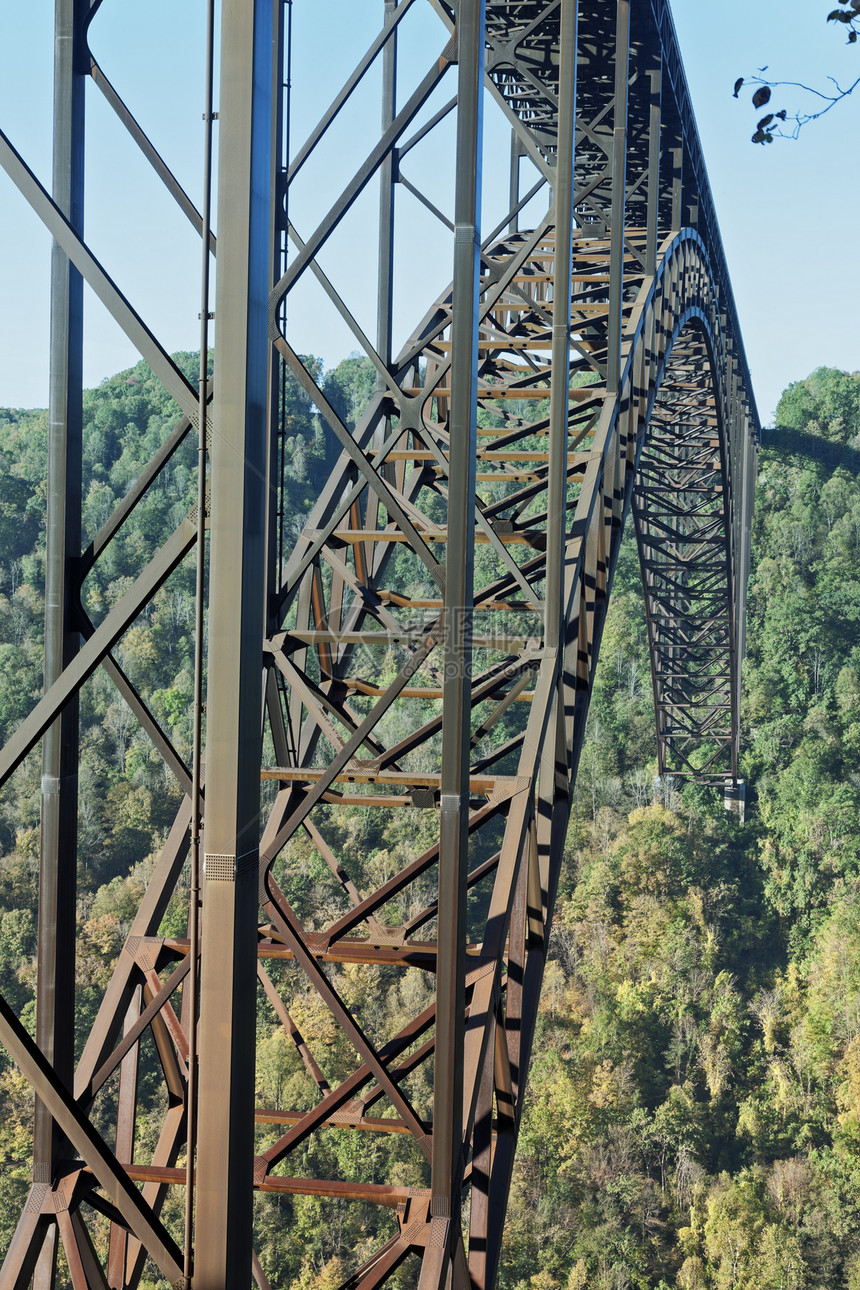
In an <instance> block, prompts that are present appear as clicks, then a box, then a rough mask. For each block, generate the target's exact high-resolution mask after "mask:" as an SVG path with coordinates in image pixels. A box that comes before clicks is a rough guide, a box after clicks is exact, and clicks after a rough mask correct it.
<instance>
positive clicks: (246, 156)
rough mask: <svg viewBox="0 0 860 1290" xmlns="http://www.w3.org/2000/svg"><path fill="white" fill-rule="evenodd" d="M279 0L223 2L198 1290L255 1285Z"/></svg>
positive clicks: (204, 898)
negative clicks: (275, 76)
mask: <svg viewBox="0 0 860 1290" xmlns="http://www.w3.org/2000/svg"><path fill="white" fill-rule="evenodd" d="M272 2H273V0H224V4H223V7H222V11H221V42H220V43H221V94H220V100H221V101H220V107H219V121H220V129H221V137H220V141H219V142H220V148H219V164H218V277H217V285H216V296H215V326H216V337H215V354H216V370H217V372H218V378H217V385H216V396H215V408H214V417H213V421H214V425H213V435H212V494H211V495H212V503H211V510H212V518H211V534H212V537H211V573H210V601H209V604H210V609H209V667H208V684H207V731H206V807H205V816H204V843H205V861H204V881H203V943H202V952H201V974H200V975H201V988H200V1072H199V1116H198V1124H199V1149H198V1157H197V1161H198V1166H197V1178H198V1184H197V1223H196V1240H195V1251H196V1256H197V1257H196V1261H195V1268H194V1280H193V1284H194V1287H195V1290H225V1287H227V1286H230V1287H233V1286H236V1287H240V1286H248V1285H249V1284H250V1281H251V1224H252V1180H253V1151H254V1100H253V1097H254V1047H255V1038H256V1036H255V1017H256V1006H255V1005H256V980H257V978H256V957H257V953H256V951H257V944H256V942H257V902H258V889H257V873H258V856H259V823H258V820H259V810H260V730H261V718H262V712H261V704H262V690H261V683H260V682H261V668H262V641H263V613H264V568H265V556H266V540H265V532H264V528H265V523H264V521H265V514H266V493H265V481H266V464H267V457H266V438H267V433H266V432H267V419H266V417H267V412H266V396H267V388H268V383H267V375H268V350H269V340H268V297H269V284H270V281H271V268H270V237H269V219H270V210H271V125H272V85H271V77H272V49H271V45H272V33H273V12H272Z"/></svg>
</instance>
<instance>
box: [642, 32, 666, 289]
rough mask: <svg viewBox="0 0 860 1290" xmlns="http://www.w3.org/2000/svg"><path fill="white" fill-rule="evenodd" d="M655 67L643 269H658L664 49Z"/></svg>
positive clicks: (651, 78)
mask: <svg viewBox="0 0 860 1290" xmlns="http://www.w3.org/2000/svg"><path fill="white" fill-rule="evenodd" d="M654 61H655V62H656V64H657V65H656V67H652V68H650V69H649V71H648V77H649V80H650V82H651V86H650V90H651V93H650V111H649V118H648V213H647V216H646V224H647V229H646V234H645V272H646V273H650V274H651V275H652V276H653V275H654V274H655V273H656V272H657V245H658V243H659V240H660V115H661V108H662V93H663V52H662V50H658V52H657V54H656V55H655V58H654Z"/></svg>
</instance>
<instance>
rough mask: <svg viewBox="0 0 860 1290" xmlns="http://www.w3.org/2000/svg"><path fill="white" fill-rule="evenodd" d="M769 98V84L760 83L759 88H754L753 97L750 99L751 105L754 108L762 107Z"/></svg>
mask: <svg viewBox="0 0 860 1290" xmlns="http://www.w3.org/2000/svg"><path fill="white" fill-rule="evenodd" d="M769 100H770V86H769V85H762V87H761V89H758V90H756V92H755V94H754V95H753V99H752V101H753V107H754V108H760V107H764V105H765V103H767V102H769Z"/></svg>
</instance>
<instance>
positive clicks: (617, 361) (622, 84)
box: [606, 0, 630, 394]
mask: <svg viewBox="0 0 860 1290" xmlns="http://www.w3.org/2000/svg"><path fill="white" fill-rule="evenodd" d="M629 58H630V0H617V5H616V9H615V109H614V117H613V121H614V124H613V130H612V216H611V218H612V227H611V229H610V247H609V326H608V346H609V352H608V354H607V356H606V389H607V392H608V393H610V394H613V393H615V391H616V390H617V389H618V380H619V377H620V374H621V331H622V325H623V319H622V317H621V306H622V304H623V301H624V206H625V197H626V192H625V189H626V184H627V86H628V64H629Z"/></svg>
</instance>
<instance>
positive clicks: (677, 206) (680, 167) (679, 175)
mask: <svg viewBox="0 0 860 1290" xmlns="http://www.w3.org/2000/svg"><path fill="white" fill-rule="evenodd" d="M683 190H684V149H683V146H681V147H678V148H673V149H672V232H673V233H675V232H677V231H678V230H679V229H680V227H681V197H682V194H683Z"/></svg>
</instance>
